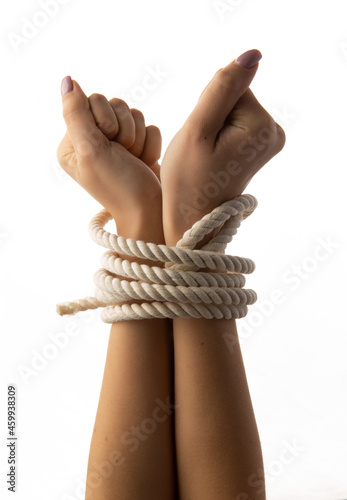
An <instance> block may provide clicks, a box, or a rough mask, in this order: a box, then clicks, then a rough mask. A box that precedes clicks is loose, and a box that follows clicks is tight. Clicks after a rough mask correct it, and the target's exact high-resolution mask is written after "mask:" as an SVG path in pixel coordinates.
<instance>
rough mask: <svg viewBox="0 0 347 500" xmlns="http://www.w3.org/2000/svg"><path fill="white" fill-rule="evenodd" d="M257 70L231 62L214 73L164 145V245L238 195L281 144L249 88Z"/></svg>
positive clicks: (282, 140) (280, 132) (277, 130)
mask: <svg viewBox="0 0 347 500" xmlns="http://www.w3.org/2000/svg"><path fill="white" fill-rule="evenodd" d="M256 52H259V51H256ZM259 54H260V53H259ZM260 56H261V54H260ZM258 60H259V59H258ZM257 69H258V64H256V65H255V66H253V67H251V68H250V69H247V68H245V67H243V66H241V65H240V64H238V63H236V62H234V61H233V62H232V63H230V64H228V65H227V66H226V67H225V68H222V69H220V70H219V71H217V73H216V74H215V76H214V78H213V79H212V80H211V82H210V83H209V84H208V85H207V87H206V88H205V90H204V91H203V93H202V94H201V96H200V99H199V101H198V103H197V105H196V107H195V108H194V110H193V112H192V113H191V114H190V116H189V117H188V119H187V121H186V122H185V123H184V125H183V127H182V128H181V129H180V130H179V131H178V133H177V134H176V135H175V137H174V138H173V139H172V141H171V143H170V144H169V146H168V149H167V151H166V153H165V156H164V158H163V161H162V167H161V182H162V189H163V224H164V234H165V241H166V244H167V245H170V246H173V245H175V244H176V243H177V241H178V240H179V239H180V238H181V236H182V235H183V233H184V232H185V231H186V230H187V229H189V228H190V227H191V226H192V225H193V223H194V222H196V221H197V220H199V219H200V218H201V217H203V216H204V215H206V214H207V213H209V212H210V211H211V210H213V208H215V207H217V206H219V205H220V204H222V203H223V202H225V201H227V200H230V199H232V198H234V197H235V196H238V195H240V194H241V193H242V192H243V191H244V189H245V187H246V186H247V185H248V183H249V182H250V180H251V179H252V177H253V176H254V175H255V174H256V172H258V170H259V169H260V168H261V167H262V166H263V165H265V163H267V162H268V161H269V160H270V159H271V158H272V157H273V156H275V155H276V154H277V153H279V152H280V151H281V149H282V148H283V147H284V144H285V133H284V131H283V129H282V128H281V127H280V126H279V125H278V124H277V123H276V122H275V121H274V119H273V118H272V117H271V116H270V115H269V113H268V112H267V111H266V110H265V109H264V108H263V107H262V106H261V105H260V103H259V102H258V101H257V99H256V98H255V96H254V95H253V93H252V91H251V90H250V89H249V88H248V87H249V85H250V83H251V81H252V80H253V78H254V76H255V73H256V71H257ZM207 241H208V240H207ZM203 243H205V241H204V242H203Z"/></svg>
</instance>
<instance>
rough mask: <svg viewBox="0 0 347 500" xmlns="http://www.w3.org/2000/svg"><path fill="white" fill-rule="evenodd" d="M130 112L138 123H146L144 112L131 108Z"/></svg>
mask: <svg viewBox="0 0 347 500" xmlns="http://www.w3.org/2000/svg"><path fill="white" fill-rule="evenodd" d="M130 112H131V114H132V116H133V118H134V120H136V121H137V122H144V121H145V117H144V115H143V113H142V111H140V110H139V109H136V108H131V109H130Z"/></svg>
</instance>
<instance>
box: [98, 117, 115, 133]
mask: <svg viewBox="0 0 347 500" xmlns="http://www.w3.org/2000/svg"><path fill="white" fill-rule="evenodd" d="M98 127H99V128H100V129H101V130H103V131H104V132H107V133H113V132H115V133H116V132H117V130H118V127H117V124H116V123H115V122H113V121H112V120H110V119H107V118H106V119H104V120H102V121H100V122H98Z"/></svg>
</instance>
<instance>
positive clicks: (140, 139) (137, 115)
mask: <svg viewBox="0 0 347 500" xmlns="http://www.w3.org/2000/svg"><path fill="white" fill-rule="evenodd" d="M130 113H131V115H132V117H133V120H134V123H135V142H134V144H133V145H132V146H131V148H129V153H131V154H133V155H134V156H136V157H139V156H140V155H141V153H142V151H143V148H144V145H145V141H146V124H145V117H144V116H143V114H142V113H141V111H139V110H138V109H134V108H131V110H130Z"/></svg>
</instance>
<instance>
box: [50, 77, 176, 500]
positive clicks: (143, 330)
mask: <svg viewBox="0 0 347 500" xmlns="http://www.w3.org/2000/svg"><path fill="white" fill-rule="evenodd" d="M63 116H64V119H65V122H66V125H67V132H66V134H65V137H64V138H63V140H62V141H61V143H60V145H59V147H58V150H57V156H58V160H59V163H60V165H61V166H62V168H63V169H64V170H65V171H66V172H67V173H68V174H69V175H70V176H71V177H72V178H73V179H74V180H75V181H76V182H78V183H79V184H80V185H81V186H82V187H83V188H84V189H85V190H86V191H88V192H89V193H90V194H91V195H92V196H93V197H94V198H95V199H96V200H97V201H99V202H100V203H101V204H102V205H103V206H104V207H105V208H106V209H107V210H108V211H109V212H110V213H111V214H112V216H113V218H114V220H115V223H116V226H117V232H118V234H119V235H121V236H124V237H126V238H133V239H137V240H143V241H147V242H149V241H152V242H154V243H158V244H159V243H164V235H163V225H162V198H161V186H160V182H159V164H158V161H157V160H158V159H159V157H160V153H161V135H160V131H159V129H158V128H157V127H154V126H148V127H146V125H145V120H144V117H143V115H142V113H141V112H140V111H138V110H136V109H131V110H130V109H129V108H128V106H127V104H126V103H125V102H124V101H121V100H120V99H111V100H110V101H107V99H106V98H105V97H104V96H102V95H100V94H93V95H91V96H90V97H89V98H87V96H86V95H85V94H84V92H83V91H82V89H81V87H80V86H79V85H78V83H77V82H75V81H74V90H73V91H72V92H71V93H69V94H67V95H66V96H65V97H63ZM121 256H122V255H121ZM122 257H123V258H126V259H128V260H133V261H134V260H136V261H137V262H141V260H140V259H135V258H129V257H128V256H125V255H123V256H122ZM171 326H172V324H171V322H170V321H169V320H159V319H154V320H150V321H149V320H142V321H129V322H119V323H114V324H112V326H111V330H110V337H109V344H108V349H107V355H106V364H105V370H104V376H103V381H102V387H101V392H100V398H99V404H98V410H97V415H96V419H95V425H94V430H93V435H92V440H91V447H90V454H89V461H88V471H87V483H86V497H85V498H86V500H100V499H101V498H102V499H111V498H112V499H114V498H122V499H124V500H127V499H129V500H130V499H131V500H132V499H134V498H143V499H152V500H153V499H154V500H156V499H158V500H159V499H160V500H162V499H163V498H165V499H168V500H170V499H172V498H174V494H175V460H174V436H173V433H174V428H173V413H172V414H171V415H168V414H165V412H164V411H163V409H162V408H160V406H159V409H158V403H157V401H158V400H160V401H162V402H164V403H165V402H166V401H167V400H168V401H169V402H170V403H171V404H172V402H173V397H174V395H173V387H172V386H173V380H172V370H173V367H172V363H173V360H172V351H173V350H172V329H171ZM153 416H156V418H157V420H154V422H155V425H156V429H155V432H153V433H150V434H146V432H145V430H146V429H147V428H146V422H148V419H152V420H153ZM165 417H166V418H165ZM147 425H148V424H147ZM144 429H145V430H144ZM148 429H149V431H150V432H151V427H148ZM134 478H136V479H134Z"/></svg>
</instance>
